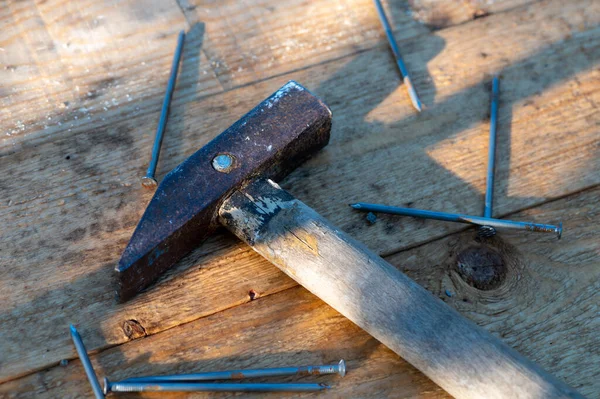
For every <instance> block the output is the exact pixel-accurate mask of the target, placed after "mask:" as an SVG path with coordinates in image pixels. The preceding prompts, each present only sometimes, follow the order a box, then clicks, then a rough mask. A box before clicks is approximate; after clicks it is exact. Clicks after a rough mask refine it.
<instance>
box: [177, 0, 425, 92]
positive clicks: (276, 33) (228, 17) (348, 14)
mask: <svg viewBox="0 0 600 399" xmlns="http://www.w3.org/2000/svg"><path fill="white" fill-rule="evenodd" d="M180 4H181V5H182V9H183V10H184V12H185V15H186V18H187V19H188V21H189V22H190V23H195V22H197V21H202V22H204V23H206V45H205V47H204V51H205V52H206V54H207V55H208V58H209V60H210V62H211V64H212V65H213V67H214V68H215V72H216V74H217V76H218V77H219V80H220V81H221V83H222V84H223V86H224V87H226V88H231V87H235V86H238V85H241V84H246V83H250V82H255V81H258V80H263V79H266V78H269V77H273V76H277V75H281V74H283V73H287V72H290V71H294V70H298V69H301V68H305V67H307V66H309V65H314V64H318V63H321V62H325V61H330V60H333V59H336V58H340V57H343V56H347V55H349V54H353V53H356V52H358V51H362V50H366V49H369V48H372V47H374V46H376V45H378V44H380V45H383V44H384V43H385V36H384V34H383V31H382V29H381V25H380V23H379V20H378V19H377V14H376V11H375V8H374V7H373V4H372V1H371V0H358V1H350V2H347V1H341V0H333V1H331V0H319V1H307V0H292V1H283V2H282V1H276V0H261V1H257V2H252V7H249V4H248V3H247V2H243V1H242V2H240V1H235V0H227V1H208V2H207V1H198V0H182V1H180ZM407 11H408V10H407V9H406V4H404V3H400V2H397V3H396V4H395V5H394V6H393V7H391V8H390V18H391V19H392V20H393V22H394V24H395V26H397V27H398V29H397V31H396V33H397V38H398V40H403V39H408V38H414V37H415V36H418V35H420V34H425V33H427V32H429V29H428V28H427V27H425V26H424V25H423V24H421V23H420V22H418V21H415V20H413V19H412V18H411V17H410V15H409V13H408V12H407ZM388 61H389V62H386V63H387V64H388V66H389V67H392V68H393V64H392V63H391V59H390V60H388Z"/></svg>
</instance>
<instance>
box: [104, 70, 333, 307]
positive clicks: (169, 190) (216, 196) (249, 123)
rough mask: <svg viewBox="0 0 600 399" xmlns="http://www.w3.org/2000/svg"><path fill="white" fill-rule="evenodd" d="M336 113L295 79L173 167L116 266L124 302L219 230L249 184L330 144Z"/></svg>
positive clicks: (279, 172) (275, 176)
mask: <svg viewBox="0 0 600 399" xmlns="http://www.w3.org/2000/svg"><path fill="white" fill-rule="evenodd" d="M330 130H331V111H330V110H329V108H328V107H327V105H325V104H324V103H323V102H322V101H321V100H320V99H318V98H317V97H315V96H314V95H312V94H311V93H310V92H309V91H308V90H306V89H305V88H304V87H302V86H301V85H299V84H298V83H296V82H294V81H290V82H288V83H287V84H286V85H284V86H283V87H282V88H281V89H279V90H278V91H277V92H275V93H274V94H273V95H271V96H270V97H269V98H267V99H266V100H264V101H263V102H262V103H260V104H259V105H258V106H257V107H256V108H254V109H253V110H252V111H250V112H248V113H247V114H246V115H244V116H243V117H242V118H241V119H240V120H239V121H237V122H236V123H234V124H233V125H232V126H231V127H229V128H228V129H227V130H225V131H224V132H223V133H221V134H220V135H219V136H217V137H216V138H215V139H213V140H212V141H211V142H210V143H208V144H207V145H205V146H204V147H203V148H201V149H200V150H198V151H197V152H196V153H194V154H193V155H192V156H190V157H189V158H188V159H186V160H185V161H183V162H182V163H181V164H180V165H179V166H177V167H176V168H175V169H173V170H172V171H171V172H170V173H169V174H168V175H166V176H165V178H164V180H163V181H162V182H161V183H160V185H159V186H158V188H157V190H156V193H155V194H154V197H153V198H152V200H151V201H150V203H149V204H148V208H146V211H145V212H144V215H143V216H142V219H141V220H140V222H139V224H138V225H137V228H136V229H135V231H134V233H133V236H132V237H131V240H130V241H129V244H128V245H127V247H126V248H125V251H124V252H123V255H122V256H121V260H120V261H119V264H118V266H117V267H116V271H117V275H118V290H117V295H118V298H119V300H121V301H125V300H127V299H129V298H131V297H132V296H134V295H135V294H136V293H137V292H138V291H140V290H142V289H143V288H145V287H147V286H148V285H149V284H151V283H152V282H153V281H155V280H156V279H157V278H158V276H159V275H160V274H161V273H163V272H164V271H165V270H167V269H168V268H170V267H171V266H173V265H174V264H175V263H176V262H177V261H178V260H179V259H181V258H182V257H183V256H184V255H186V254H187V253H189V252H190V251H191V250H193V249H194V248H196V247H197V246H198V245H199V244H200V243H201V242H202V241H203V240H204V239H205V238H206V237H207V236H208V235H209V234H211V233H212V232H213V231H214V230H215V229H216V228H217V227H218V225H219V222H218V210H219V207H220V205H221V203H222V202H223V201H224V200H225V199H226V198H227V197H228V196H229V195H230V194H231V193H232V192H234V191H235V190H236V189H239V188H241V187H243V186H244V185H246V184H247V183H248V182H249V181H251V180H253V179H255V178H259V177H261V178H262V177H266V178H270V179H274V180H278V179H281V178H283V177H285V176H286V175H287V174H288V173H290V172H291V171H292V170H294V169H295V168H296V167H297V166H298V165H300V163H302V162H303V161H304V160H305V159H306V158H308V157H309V156H310V155H312V154H313V153H314V152H316V151H317V150H319V149H321V148H322V147H324V146H325V145H327V143H328V141H329V132H330Z"/></svg>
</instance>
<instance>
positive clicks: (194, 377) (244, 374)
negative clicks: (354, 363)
mask: <svg viewBox="0 0 600 399" xmlns="http://www.w3.org/2000/svg"><path fill="white" fill-rule="evenodd" d="M322 374H339V375H340V376H342V377H343V376H345V375H346V363H345V362H344V360H343V359H342V360H340V361H339V362H338V363H337V364H330V365H320V366H302V367H279V368H268V369H249V370H227V371H212V372H208V373H195V374H177V375H164V376H147V377H135V378H127V379H125V380H123V381H121V382H176V381H212V380H239V379H242V378H257V377H282V376H288V375H303V376H306V375H322Z"/></svg>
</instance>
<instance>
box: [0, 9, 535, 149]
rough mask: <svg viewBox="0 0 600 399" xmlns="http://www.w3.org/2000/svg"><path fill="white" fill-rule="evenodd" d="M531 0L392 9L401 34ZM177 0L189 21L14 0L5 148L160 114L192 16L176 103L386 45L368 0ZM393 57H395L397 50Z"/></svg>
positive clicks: (8, 13) (7, 40)
mask: <svg viewBox="0 0 600 399" xmlns="http://www.w3.org/2000/svg"><path fill="white" fill-rule="evenodd" d="M531 1H533V0H502V1H497V2H494V3H493V4H492V5H485V4H479V3H477V4H475V3H473V4H471V5H468V6H456V5H443V4H442V5H441V6H440V5H439V4H438V5H436V6H434V4H430V3H427V4H425V3H423V2H420V3H417V2H415V3H413V4H412V5H410V6H409V5H407V4H405V3H394V4H390V5H388V10H389V13H390V17H391V19H392V21H393V23H394V26H396V27H397V29H396V35H397V37H398V39H399V40H404V39H408V38H414V37H416V36H418V35H421V34H425V33H427V32H429V29H428V28H427V27H426V26H424V25H423V22H425V23H426V24H429V25H431V26H433V27H435V28H440V27H447V26H450V25H452V24H455V23H460V22H464V21H466V20H469V19H472V18H474V16H477V15H482V13H493V12H501V11H505V10H507V9H510V8H514V7H515V6H518V5H521V4H525V3H528V2H531ZM180 3H181V7H182V9H183V10H184V12H185V14H186V17H187V19H188V21H189V24H186V23H185V19H184V18H183V15H182V13H181V11H180V9H179V7H178V6H177V4H176V2H175V1H174V0H172V1H169V2H161V1H155V0H128V1H125V2H122V1H121V2H115V3H104V4H100V3H98V4H97V2H95V1H93V0H86V1H85V2H77V3H76V4H65V3H64V2H62V1H60V0H56V1H49V2H43V3H37V2H34V1H33V0H28V1H25V2H19V3H17V2H12V1H11V2H8V3H7V7H3V8H2V10H0V23H2V25H3V26H5V27H6V28H7V29H3V31H2V33H3V35H2V36H1V37H0V49H2V50H0V65H1V66H2V67H3V68H0V77H1V79H2V82H3V87H2V88H1V89H0V90H1V91H0V93H1V94H2V96H0V97H2V98H0V101H1V102H0V104H1V105H2V109H1V110H0V115H1V116H2V118H1V119H2V122H1V123H0V129H1V133H0V139H1V141H0V153H3V152H11V151H15V150H17V149H18V148H19V146H20V145H21V143H22V142H23V141H24V140H28V141H35V142H40V141H44V140H48V139H49V138H51V137H55V136H57V135H63V136H70V135H71V133H77V132H85V131H89V130H91V129H95V128H98V127H100V126H109V125H110V124H111V123H113V122H114V121H116V120H121V119H124V118H128V117H131V116H132V115H148V116H149V117H150V115H151V116H152V117H155V118H158V110H159V109H160V104H161V101H162V98H161V97H162V94H163V91H164V85H165V82H166V80H167V76H168V70H169V65H170V59H171V56H172V52H173V49H174V46H175V37H176V34H177V31H178V30H179V29H185V28H186V27H187V28H188V29H189V28H191V30H190V32H189V34H188V37H187V39H186V45H185V51H184V57H183V60H184V61H183V67H182V71H181V73H180V77H179V83H178V87H179V89H178V90H177V94H176V96H175V98H174V102H173V104H174V107H180V106H183V104H185V103H186V102H188V101H190V100H191V99H194V98H196V97H198V96H206V95H211V94H214V93H218V92H220V91H222V90H223V89H224V88H226V89H231V88H233V87H236V86H238V85H242V84H250V83H252V82H254V81H255V80H260V79H266V78H270V77H273V76H277V75H281V74H284V73H288V72H290V71H293V70H297V69H301V68H306V67H308V66H311V65H315V64H317V63H320V62H326V61H331V60H333V59H336V58H340V57H343V56H347V55H349V54H352V53H356V52H358V51H364V50H366V49H370V48H372V47H374V46H376V45H380V46H385V40H384V36H383V32H382V30H381V27H380V25H379V21H378V20H377V17H376V14H375V11H374V9H373V7H372V4H371V2H370V0H360V1H354V2H350V3H348V2H342V1H328V0H321V1H318V2H314V1H310V2H309V1H291V2H290V1H288V2H280V1H276V0H268V1H265V0H263V1H261V2H259V3H253V4H252V7H248V6H247V4H245V3H243V2H236V1H231V2H225V3H224V2H212V3H210V2H209V3H206V2H202V3H199V4H196V2H191V3H189V2H186V1H183V0H182V1H181V2H180ZM149 10H152V11H151V12H150V11H149ZM413 11H414V12H413ZM298 15H309V16H310V17H309V18H297V16H298ZM442 21H443V22H442ZM205 29H207V34H208V40H204V36H205ZM123 54H127V57H123ZM407 62H408V63H409V65H410V66H411V69H417V68H420V65H419V64H418V63H415V64H414V65H413V63H412V60H410V59H407ZM385 63H386V64H387V66H388V68H392V69H393V64H392V61H391V59H390V58H388V59H387V60H385ZM40 116H43V117H40Z"/></svg>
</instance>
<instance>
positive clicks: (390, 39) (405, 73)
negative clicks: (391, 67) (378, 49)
mask: <svg viewBox="0 0 600 399" xmlns="http://www.w3.org/2000/svg"><path fill="white" fill-rule="evenodd" d="M373 2H374V3H375V7H376V8H377V13H378V14H379V19H380V20H381V24H382V25H383V30H385V35H386V36H387V39H388V42H389V44H390V47H391V49H392V53H394V58H395V59H396V64H397V65H398V69H399V70H400V73H401V74H402V79H403V81H404V84H405V85H406V89H407V90H408V95H409V96H410V100H411V101H412V104H413V106H414V107H415V109H416V110H417V111H419V112H421V100H419V96H418V95H417V91H416V90H415V88H414V86H413V84H412V81H411V80H410V76H409V75H408V69H406V65H404V60H402V56H401V55H400V50H399V49H398V43H396V39H395V38H394V34H393V33H392V28H391V26H390V22H389V21H388V18H387V15H385V10H384V9H383V6H382V5H381V1H380V0H373Z"/></svg>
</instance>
